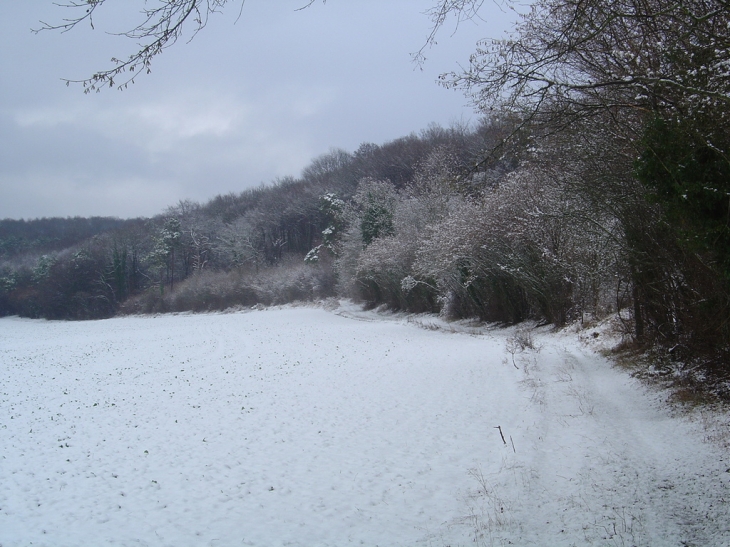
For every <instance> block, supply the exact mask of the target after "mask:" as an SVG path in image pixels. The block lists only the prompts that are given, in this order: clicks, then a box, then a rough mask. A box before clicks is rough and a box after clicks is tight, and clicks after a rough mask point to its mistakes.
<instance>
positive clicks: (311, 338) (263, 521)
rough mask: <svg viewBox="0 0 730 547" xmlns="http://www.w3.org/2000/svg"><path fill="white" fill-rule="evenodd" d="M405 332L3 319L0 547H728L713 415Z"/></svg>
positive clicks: (344, 321) (605, 379) (393, 322)
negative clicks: (679, 411)
mask: <svg viewBox="0 0 730 547" xmlns="http://www.w3.org/2000/svg"><path fill="white" fill-rule="evenodd" d="M419 321H420V322H421V323H422V324H421V325H419V324H416V323H414V322H413V321H409V320H408V318H406V317H403V316H383V315H378V314H375V313H372V312H361V311H358V309H357V308H355V307H353V306H350V305H347V304H344V305H343V306H341V307H340V308H338V309H336V310H334V311H326V310H324V309H318V308H306V307H299V308H283V309H271V310H265V311H250V312H245V313H230V314H208V315H176V316H159V317H127V318H118V319H111V320H107V321H93V322H74V323H66V322H48V321H33V320H25V319H18V318H4V319H1V320H0V545H1V546H2V547H10V546H27V545H34V546H42V545H47V546H53V547H57V546H89V545H123V546H127V545H129V546H145V545H149V546H158V545H159V546H167V545H169V546H175V547H184V546H206V545H214V546H239V545H254V546H261V547H274V546H280V545H293V546H325V545H327V546H338V547H339V546H345V545H365V546H376V545H379V546H396V545H402V546H416V545H423V546H434V547H436V546H446V545H450V546H456V545H464V546H467V545H474V544H477V545H506V544H510V543H509V542H511V544H513V545H539V546H553V545H565V546H568V545H617V546H618V545H626V546H629V545H637V546H649V545H662V546H664V545H677V546H680V545H696V546H700V545H702V546H721V545H730V518H729V517H730V511H729V510H728V503H727V501H730V497H729V496H730V489H729V488H728V486H729V485H730V454H728V453H727V452H726V451H725V449H724V448H723V446H724V445H723V442H724V441H725V440H726V439H727V431H726V430H725V429H723V428H724V427H726V426H723V425H722V424H723V419H722V416H716V415H713V414H710V413H709V412H704V413H695V414H693V415H690V416H677V415H674V416H673V415H672V413H671V412H670V410H669V409H667V408H666V407H665V406H663V405H662V404H660V403H659V400H660V398H659V397H658V396H657V395H655V394H651V393H648V392H646V390H645V388H642V387H641V386H640V385H639V384H638V383H636V382H635V381H634V380H632V379H631V378H630V377H629V376H628V375H627V374H626V372H624V371H621V370H618V369H615V368H612V366H611V365H610V363H608V362H607V361H606V360H605V359H603V358H601V357H599V356H597V355H595V354H593V353H591V351H590V350H588V349H587V348H585V347H582V346H581V344H580V343H579V342H578V340H577V337H574V336H571V335H566V334H563V335H556V334H549V333H547V332H543V333H539V334H535V335H533V336H534V338H535V342H536V344H538V345H541V348H539V351H538V350H530V349H529V348H528V349H526V350H525V351H519V349H520V348H519V347H517V350H518V351H516V352H515V348H516V346H515V344H514V335H515V331H514V330H482V331H476V330H475V331H469V329H461V330H462V331H463V332H447V331H444V330H430V329H427V328H423V326H424V322H425V321H426V319H423V320H419ZM456 330H459V329H456ZM511 337H512V340H510V338H511ZM508 350H512V351H513V352H515V353H514V356H513V354H512V353H510V351H508ZM513 357H514V364H513V362H512V359H513ZM724 423H726V422H724ZM498 428H499V429H498ZM502 436H504V442H503V439H502Z"/></svg>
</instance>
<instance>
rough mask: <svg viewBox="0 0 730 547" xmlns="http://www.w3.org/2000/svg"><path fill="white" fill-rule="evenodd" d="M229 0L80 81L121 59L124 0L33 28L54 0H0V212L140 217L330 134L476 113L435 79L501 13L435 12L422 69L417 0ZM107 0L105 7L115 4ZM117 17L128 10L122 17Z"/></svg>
mask: <svg viewBox="0 0 730 547" xmlns="http://www.w3.org/2000/svg"><path fill="white" fill-rule="evenodd" d="M304 3H305V0H246V2H245V5H244V6H243V11H242V16H241V18H240V19H239V20H238V21H237V22H236V18H237V16H238V11H239V6H240V4H236V3H235V2H234V3H232V4H231V6H229V8H228V9H227V10H226V11H225V12H223V13H222V14H218V15H217V16H216V17H214V18H213V19H211V21H210V22H209V24H208V27H207V28H205V29H204V30H203V31H202V32H201V33H200V34H198V35H197V37H195V39H194V40H192V41H191V42H189V43H185V42H178V44H176V45H175V46H174V47H173V48H171V49H169V50H167V51H166V52H165V53H163V54H162V56H160V57H159V58H158V59H157V60H156V61H155V62H154V63H153V70H152V74H150V75H147V76H142V77H140V78H139V79H138V80H137V83H135V84H134V86H130V87H129V89H128V90H126V91H123V92H120V91H115V90H105V91H103V92H101V93H98V94H89V95H84V94H83V92H82V89H81V88H80V87H77V86H71V87H66V85H65V84H64V83H63V81H62V78H70V79H82V78H85V77H88V76H90V75H91V74H92V73H93V72H94V71H96V70H99V69H102V68H108V67H109V66H110V64H109V59H110V58H111V57H112V56H118V57H126V55H127V54H129V53H131V52H132V47H133V45H134V44H133V43H131V42H129V41H125V40H123V39H120V38H118V37H114V36H111V35H109V34H107V33H105V31H111V32H114V31H122V30H126V29H127V28H128V26H129V23H130V22H133V21H134V20H135V16H136V15H137V11H136V10H137V8H136V7H135V6H138V5H139V2H137V1H130V0H125V1H124V2H121V3H119V2H116V3H112V4H110V5H111V7H112V8H111V9H117V10H120V9H121V10H124V9H126V10H127V11H126V12H125V11H116V12H112V11H111V9H110V10H107V12H106V13H105V12H103V11H102V12H101V15H100V17H99V18H98V20H97V24H96V30H93V31H92V30H91V29H90V28H88V27H87V26H85V27H84V28H77V29H75V30H74V31H72V32H69V33H65V34H61V33H57V32H43V33H41V34H33V33H32V32H31V30H30V29H31V28H38V27H39V25H40V24H39V21H40V20H44V21H46V22H49V23H56V22H59V21H61V20H62V19H63V18H64V17H68V16H69V15H70V12H69V10H68V9H65V8H60V7H58V6H56V5H54V2H53V1H52V0H23V1H22V2H19V1H16V0H0V218H26V219H30V218H37V217H43V216H75V215H80V216H96V215H99V216H118V217H122V218H127V217H136V216H151V215H154V214H157V213H160V212H162V211H163V210H164V209H165V208H166V207H167V206H169V205H174V204H175V203H177V202H178V201H179V200H181V199H192V200H195V201H200V202H204V201H207V200H208V199H210V198H212V197H214V196H215V195H217V194H221V193H228V192H240V191H241V190H244V189H245V188H248V187H251V186H258V185H259V184H261V183H262V182H263V183H270V182H272V181H273V180H275V179H276V178H277V177H283V176H287V175H291V176H298V175H299V174H300V172H301V170H302V168H304V167H305V166H306V165H307V164H308V163H309V161H310V160H311V159H312V158H314V157H316V156H318V155H320V154H323V153H326V152H327V151H328V150H330V149H331V148H344V149H345V150H347V151H350V152H351V151H354V150H356V149H357V147H358V146H359V145H360V144H361V143H363V142H374V143H377V144H381V143H383V142H386V141H388V140H392V139H395V138H398V137H401V136H404V135H407V134H409V133H411V132H418V131H420V130H421V129H424V128H426V127H427V126H428V125H429V124H430V123H438V124H441V125H444V126H448V125H450V124H452V123H469V122H474V121H475V120H476V119H477V118H478V116H477V115H476V114H475V113H474V112H473V111H472V109H471V108H470V107H469V106H468V104H467V100H466V99H465V98H464V96H463V95H462V94H461V93H460V92H458V91H449V90H446V89H443V88H442V87H440V86H438V85H437V84H436V79H437V77H438V75H439V74H440V73H442V72H447V71H450V70H455V69H458V66H459V63H461V64H462V65H464V64H466V63H467V62H468V57H469V54H470V53H471V52H472V51H473V50H474V48H475V44H476V42H477V41H478V40H479V39H480V38H485V37H499V36H501V35H502V34H503V32H504V31H505V30H506V29H507V28H508V26H509V21H510V20H511V19H512V18H513V16H512V15H511V14H510V13H509V12H505V11H502V10H500V9H499V8H498V7H497V5H496V4H490V3H487V4H485V7H484V9H483V11H482V18H483V19H485V20H484V21H480V22H479V23H478V24H473V23H468V24H462V25H461V26H460V27H459V29H458V32H456V33H455V34H454V33H453V31H454V29H455V22H454V21H452V22H450V23H447V25H446V27H445V28H443V29H442V30H441V32H440V34H439V36H438V44H437V45H436V46H435V47H433V48H431V49H429V50H428V51H427V52H426V54H427V56H428V59H427V61H426V63H425V65H423V67H422V70H419V69H418V68H416V67H414V65H413V63H412V61H411V57H410V53H412V52H414V51H416V50H418V49H419V48H420V47H421V46H422V45H423V43H424V42H425V40H426V37H427V36H428V33H429V30H430V25H431V23H430V20H429V18H428V17H427V16H426V15H425V14H424V11H425V10H426V9H427V8H428V7H429V5H430V0H357V1H356V0H329V1H328V2H327V3H326V5H323V4H322V3H321V2H318V3H316V4H314V5H312V6H311V7H310V8H308V9H306V10H302V11H296V8H298V7H301V6H302V4H304ZM117 4H118V5H119V6H118V7H115V6H116V5H117ZM125 22H126V23H127V24H126V25H125Z"/></svg>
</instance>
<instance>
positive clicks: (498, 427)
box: [494, 425, 507, 444]
mask: <svg viewBox="0 0 730 547" xmlns="http://www.w3.org/2000/svg"><path fill="white" fill-rule="evenodd" d="M494 429H499V436H500V437H502V442H503V443H504V444H507V441H505V440H504V433H502V426H501V425H498V426H497V427H495V428H494Z"/></svg>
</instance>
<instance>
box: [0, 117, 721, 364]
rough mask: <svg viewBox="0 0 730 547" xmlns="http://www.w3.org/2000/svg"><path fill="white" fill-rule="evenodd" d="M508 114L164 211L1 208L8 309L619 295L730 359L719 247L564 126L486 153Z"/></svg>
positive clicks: (433, 305) (594, 310)
mask: <svg viewBox="0 0 730 547" xmlns="http://www.w3.org/2000/svg"><path fill="white" fill-rule="evenodd" d="M514 130H515V127H514V125H512V124H510V123H509V122H506V121H493V120H492V121H484V122H482V123H481V124H479V125H478V126H476V127H472V128H466V127H452V128H448V129H446V128H442V127H438V126H432V127H430V128H429V129H427V130H425V131H423V132H421V133H420V134H417V135H416V134H412V135H409V136H407V137H403V138H400V139H397V140H394V141H392V142H388V143H385V144H382V145H374V144H363V145H361V146H360V148H359V149H358V150H357V151H355V152H354V153H348V152H345V151H342V150H332V151H331V152H330V153H328V154H325V155H323V156H321V157H319V158H316V159H315V160H313V161H312V162H311V164H310V165H309V166H308V167H307V168H306V169H304V171H303V172H302V175H301V176H300V177H299V178H285V179H281V180H277V181H275V182H274V183H272V184H270V185H268V186H261V187H258V188H253V189H248V190H245V191H243V192H241V193H239V194H227V195H220V196H216V197H215V198H213V199H211V200H210V201H208V202H207V203H205V204H199V203H194V202H191V201H181V202H179V203H178V204H176V205H173V206H171V207H169V208H168V209H167V210H166V211H164V213H163V214H160V215H158V216H156V217H154V218H139V219H131V220H119V219H112V218H90V219H83V218H68V219H39V220H29V221H18V220H3V221H1V222H0V313H1V314H2V315H20V316H25V317H35V318H47V319H97V318H105V317H111V316H114V315H116V314H119V313H164V312H180V311H188V310H191V311H208V310H222V309H226V308H229V307H235V306H244V307H250V306H254V305H257V304H263V305H271V304H283V303H287V302H293V301H297V300H300V301H301V300H303V301H310V300H315V299H324V298H327V297H333V296H337V297H346V298H351V299H354V300H356V301H359V302H363V303H365V304H366V305H367V306H371V307H375V306H379V305H384V306H387V308H389V309H392V310H403V311H409V312H432V313H440V314H442V315H444V316H446V317H449V318H454V319H457V318H466V317H476V318H479V319H481V320H484V321H491V322H500V323H510V324H512V323H518V322H521V321H524V320H528V319H530V320H536V321H539V322H544V323H551V324H554V325H558V326H560V325H564V324H566V323H567V322H571V321H576V320H579V321H592V320H596V319H599V318H602V317H605V316H607V315H608V314H612V313H615V312H617V311H619V310H623V315H622V317H623V318H624V323H625V328H626V333H627V335H630V337H631V338H632V339H633V340H635V341H637V342H638V343H639V344H643V346H644V347H653V348H655V349H660V348H664V351H665V352H666V355H670V353H669V350H671V354H675V355H680V354H681V355H682V358H684V359H691V360H693V361H694V360H696V359H698V358H700V359H701V360H702V362H703V363H704V364H705V367H704V369H703V370H713V371H716V372H721V371H723V370H725V367H726V364H725V363H726V362H727V361H726V355H725V354H724V353H723V351H722V350H723V349H724V347H725V345H724V344H725V342H726V336H727V334H726V331H725V327H726V324H725V323H724V321H725V319H726V316H727V309H726V305H725V303H726V302H727V296H728V282H727V277H726V275H725V270H724V269H723V267H722V262H720V260H718V259H717V258H716V256H714V255H713V253H712V251H711V250H709V249H707V248H702V246H699V247H697V246H696V245H695V244H694V243H693V244H692V246H693V247H696V248H692V249H691V250H692V252H689V251H690V248H689V246H688V243H687V242H685V241H682V239H681V238H678V237H677V234H676V233H673V232H672V231H671V230H670V229H669V228H668V225H667V223H666V222H665V220H664V219H665V218H666V217H665V215H666V213H665V212H664V211H663V210H662V208H661V207H659V206H658V205H657V203H656V201H657V200H656V199H655V198H652V197H651V195H650V193H649V192H648V187H647V185H642V184H641V183H640V182H639V181H638V180H637V177H636V176H635V174H634V172H633V171H632V172H626V173H623V175H624V177H623V178H619V176H620V175H621V173H620V172H616V171H614V172H613V173H612V177H611V179H610V182H609V183H607V184H603V185H601V186H598V185H597V184H596V183H597V182H600V178H601V177H602V175H601V173H600V171H597V170H596V166H595V165H594V164H593V163H592V159H593V158H591V157H590V156H586V158H585V159H584V160H583V161H576V160H575V159H574V157H573V156H572V154H568V155H567V157H566V154H565V150H566V148H564V146H567V145H566V144H565V143H563V142H558V143H557V146H555V148H554V149H551V148H547V147H544V148H543V149H542V150H541V151H540V153H539V154H536V153H535V150H534V147H533V146H532V145H531V144H530V143H531V142H532V141H531V140H530V139H529V138H527V137H524V138H521V139H517V140H515V139H513V140H512V142H513V143H516V144H514V145H513V146H511V147H509V148H502V149H501V150H500V154H499V155H498V156H497V155H492V156H491V160H490V161H484V158H485V157H486V156H485V151H489V150H495V148H496V147H498V145H499V144H500V143H503V142H504V137H505V136H506V135H510V134H512V133H513V132H514ZM543 144H544V145H545V144H547V143H545V142H543ZM632 169H633V168H632ZM679 349H681V350H682V351H678V350H679Z"/></svg>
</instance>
